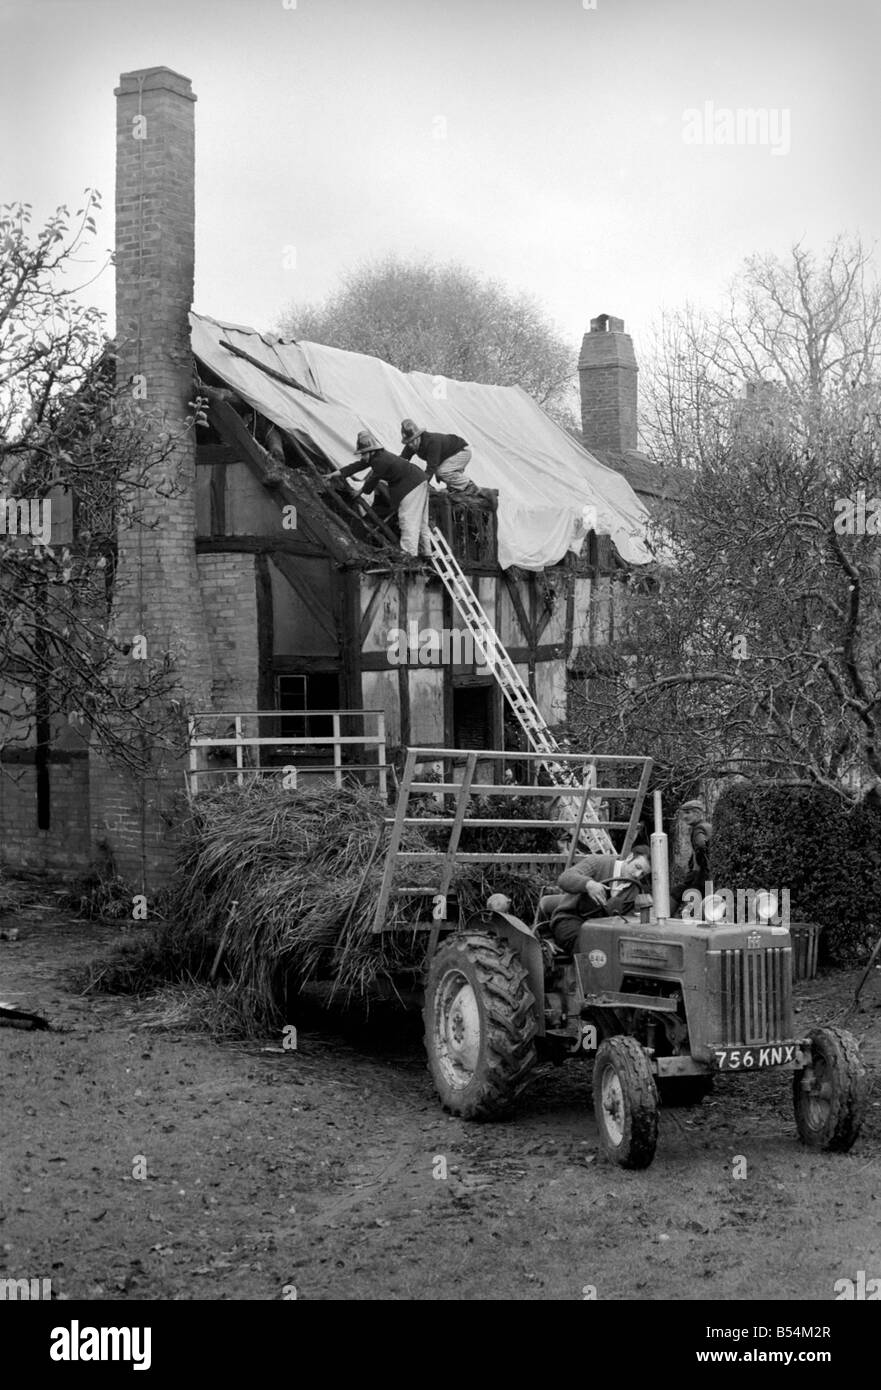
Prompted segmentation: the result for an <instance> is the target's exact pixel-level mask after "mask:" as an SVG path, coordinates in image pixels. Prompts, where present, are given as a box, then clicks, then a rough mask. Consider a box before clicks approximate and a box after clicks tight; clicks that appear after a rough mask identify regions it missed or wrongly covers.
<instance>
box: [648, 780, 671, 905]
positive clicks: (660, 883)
mask: <svg viewBox="0 0 881 1390" xmlns="http://www.w3.org/2000/svg"><path fill="white" fill-rule="evenodd" d="M663 826H664V821H663V818H662V816H661V793H660V792H655V832H654V834H653V835H652V837H651V850H652V901H653V902H654V905H655V913H654V915H655V920H656V921H657V922H666V921H667V920H668V918H669V916H670V866H669V862H668V859H667V836H666V835H665V834H664V829H663Z"/></svg>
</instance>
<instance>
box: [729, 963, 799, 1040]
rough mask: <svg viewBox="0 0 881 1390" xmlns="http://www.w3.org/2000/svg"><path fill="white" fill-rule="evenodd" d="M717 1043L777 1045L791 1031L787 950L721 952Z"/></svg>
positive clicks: (789, 976) (789, 975)
mask: <svg viewBox="0 0 881 1390" xmlns="http://www.w3.org/2000/svg"><path fill="white" fill-rule="evenodd" d="M720 955H721V967H722V981H721V986H722V987H721V1025H722V1037H721V1039H720V1041H721V1042H722V1044H723V1045H724V1046H726V1047H732V1046H736V1045H737V1044H738V1043H743V1044H747V1045H748V1044H750V1043H766V1042H777V1041H778V1040H780V1039H783V1038H785V1037H787V1036H788V1033H789V1029H790V1027H791V1023H790V1014H791V1002H792V978H791V977H792V972H791V965H790V956H791V948H790V947H789V946H771V947H768V948H767V949H765V950H759V951H721V952H720Z"/></svg>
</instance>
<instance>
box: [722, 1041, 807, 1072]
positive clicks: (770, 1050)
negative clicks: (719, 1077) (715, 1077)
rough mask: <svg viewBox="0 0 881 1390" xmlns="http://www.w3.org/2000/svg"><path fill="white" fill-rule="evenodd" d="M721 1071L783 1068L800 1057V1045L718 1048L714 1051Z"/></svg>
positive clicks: (784, 1044)
mask: <svg viewBox="0 0 881 1390" xmlns="http://www.w3.org/2000/svg"><path fill="white" fill-rule="evenodd" d="M713 1056H714V1057H715V1059H716V1066H717V1067H718V1069H719V1071H757V1070H758V1069H759V1068H760V1067H783V1066H786V1064H787V1062H794V1061H796V1059H797V1056H798V1043H774V1044H772V1045H770V1046H769V1047H717V1048H715V1049H714V1051H713Z"/></svg>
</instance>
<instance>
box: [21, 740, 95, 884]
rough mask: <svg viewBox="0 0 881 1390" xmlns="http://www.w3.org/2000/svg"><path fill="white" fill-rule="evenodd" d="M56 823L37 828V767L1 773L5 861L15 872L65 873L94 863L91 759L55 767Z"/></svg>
mask: <svg viewBox="0 0 881 1390" xmlns="http://www.w3.org/2000/svg"><path fill="white" fill-rule="evenodd" d="M49 787H50V796H51V802H50V810H51V819H50V827H49V829H48V830H38V829H37V781H36V771H35V769H34V766H33V763H23V764H7V765H5V766H4V767H3V768H2V769H0V863H2V864H7V865H9V867H10V868H25V869H65V870H70V871H71V872H72V873H76V872H78V871H82V870H84V869H86V868H87V867H88V865H89V862H90V858H91V845H90V837H89V816H88V805H89V763H88V760H87V759H86V758H84V757H83V758H73V759H71V760H70V761H69V762H64V763H57V762H50V764H49Z"/></svg>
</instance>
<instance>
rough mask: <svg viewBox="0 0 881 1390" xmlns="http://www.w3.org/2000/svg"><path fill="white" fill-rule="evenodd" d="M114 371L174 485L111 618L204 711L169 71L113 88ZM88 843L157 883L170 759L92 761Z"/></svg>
mask: <svg viewBox="0 0 881 1390" xmlns="http://www.w3.org/2000/svg"><path fill="white" fill-rule="evenodd" d="M115 95H116V347H117V380H118V382H119V383H124V382H131V383H132V398H133V400H135V401H140V402H141V403H142V405H143V407H144V408H145V409H146V410H148V411H149V412H150V413H151V417H152V416H154V415H155V416H157V417H159V419H160V420H161V422H162V423H161V424H159V425H157V434H159V433H161V432H162V431H163V430H167V431H169V432H170V433H172V434H173V435H174V436H175V437H176V443H175V445H174V455H173V459H172V461H171V462H170V463H165V464H164V465H163V466H162V467H161V469H160V470H158V471H159V472H161V473H162V474H163V475H165V474H168V473H173V474H174V476H175V477H176V479H177V482H178V484H179V487H180V491H179V493H177V494H176V495H175V496H173V497H167V496H163V495H162V489H161V486H160V485H161V483H162V481H163V478H162V477H160V476H157V477H156V484H157V488H156V490H155V491H153V490H152V489H150V488H149V487H148V488H147V489H146V490H145V491H144V492H143V494H141V495H140V496H139V497H138V499H137V502H136V505H137V507H138V508H139V510H140V512H141V519H142V523H143V524H141V525H135V526H134V527H128V528H126V527H124V526H123V527H121V528H120V531H119V535H118V564H117V570H116V576H115V580H114V593H113V607H112V614H111V624H112V629H113V631H114V633H115V634H116V635H117V636H118V637H120V638H121V639H123V640H126V639H127V640H128V641H131V640H132V639H133V638H134V637H135V636H136V635H141V636H142V637H144V638H145V639H146V642H147V652H148V655H149V657H151V658H161V656H162V654H163V653H165V652H170V653H171V655H172V659H173V662H174V666H175V669H176V671H177V673H178V682H179V694H180V698H181V701H182V702H183V703H184V704H185V705H186V704H189V705H191V706H195V707H201V708H202V709H208V708H210V694H211V675H212V671H211V651H210V647H209V645H208V637H207V624H206V621H205V616H204V612H203V605H202V597H201V592H200V588H199V574H198V569H197V565H196V547H195V529H196V521H195V463H196V458H195V447H196V446H195V438H194V433H193V430H192V429H191V428H187V424H186V421H187V417H188V415H190V414H191V411H190V410H189V408H188V402H189V401H190V400H191V399H192V378H193V368H192V354H191V350H190V333H189V323H188V317H187V316H188V313H189V310H190V308H191V306H192V300H193V264H194V257H195V216H194V207H195V187H194V176H195V122H194V103H195V100H196V98H195V96H194V95H193V92H192V89H191V86H190V81H189V79H188V78H186V77H181V76H180V74H178V73H176V72H172V71H171V69H170V68H164V67H158V68H144V69H141V70H140V71H137V72H126V73H123V74H122V76H121V77H120V82H119V86H118V87H117V88H116V93H115ZM90 772H91V798H90V799H91V803H92V842H93V847H94V846H97V845H99V844H103V845H104V846H105V847H106V848H107V849H109V850H110V852H111V853H112V855H113V857H114V860H115V862H116V865H117V868H118V870H119V872H120V873H121V874H122V875H123V877H125V878H127V879H129V880H130V881H131V882H132V883H136V884H139V885H140V886H141V887H142V888H144V889H146V888H147V887H148V886H153V885H157V884H159V883H161V882H162V880H163V879H164V878H165V876H166V874H167V871H168V869H169V867H170V865H171V862H172V857H173V851H174V845H173V840H172V838H170V836H169V825H168V820H167V818H166V817H164V816H163V814H162V812H163V810H164V809H165V803H166V801H167V795H168V792H169V791H170V790H172V789H174V790H177V791H178V792H179V791H180V789H181V788H182V785H183V778H182V775H181V767H180V765H177V766H171V767H167V768H161V767H160V768H159V769H158V770H157V777H156V779H155V780H154V779H151V780H150V781H149V782H147V783H144V784H139V785H135V784H134V783H133V782H132V780H131V778H130V777H129V779H128V780H127V781H126V780H125V779H123V778H120V775H119V773H117V772H115V770H114V769H112V768H110V767H109V766H108V765H107V764H106V763H104V762H103V760H101V759H100V757H99V756H97V755H95V756H93V759H92V768H91V769H90Z"/></svg>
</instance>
